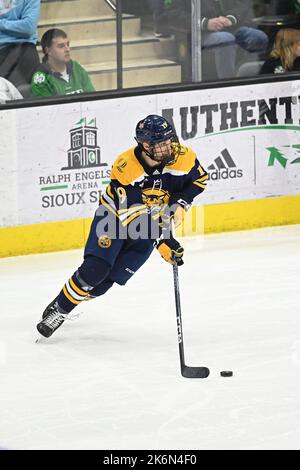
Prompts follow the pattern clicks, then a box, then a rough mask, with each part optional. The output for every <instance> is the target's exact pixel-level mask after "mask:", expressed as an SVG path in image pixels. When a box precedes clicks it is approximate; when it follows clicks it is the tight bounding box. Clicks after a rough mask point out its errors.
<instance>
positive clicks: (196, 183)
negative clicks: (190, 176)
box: [193, 181, 206, 189]
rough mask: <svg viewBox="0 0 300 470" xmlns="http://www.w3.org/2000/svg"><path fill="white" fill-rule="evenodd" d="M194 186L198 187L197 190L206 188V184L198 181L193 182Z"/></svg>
mask: <svg viewBox="0 0 300 470" xmlns="http://www.w3.org/2000/svg"><path fill="white" fill-rule="evenodd" d="M193 184H195V185H196V186H199V188H202V189H205V188H206V184H204V183H198V181H194V183H193Z"/></svg>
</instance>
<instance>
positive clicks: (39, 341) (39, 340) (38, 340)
mask: <svg viewBox="0 0 300 470" xmlns="http://www.w3.org/2000/svg"><path fill="white" fill-rule="evenodd" d="M46 339H47V338H45V337H44V336H39V337H38V338H37V339H36V340H35V344H38V343H45V341H46Z"/></svg>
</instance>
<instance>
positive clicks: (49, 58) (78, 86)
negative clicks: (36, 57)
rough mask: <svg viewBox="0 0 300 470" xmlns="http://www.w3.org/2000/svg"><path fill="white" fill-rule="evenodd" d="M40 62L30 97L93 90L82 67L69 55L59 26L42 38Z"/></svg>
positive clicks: (66, 41) (68, 47)
mask: <svg viewBox="0 0 300 470" xmlns="http://www.w3.org/2000/svg"><path fill="white" fill-rule="evenodd" d="M41 45H42V49H43V53H44V57H43V63H42V64H41V65H40V66H39V68H38V70H37V71H36V73H35V74H34V75H33V77H32V82H31V92H32V95H33V96H57V95H72V94H75V93H84V92H89V91H95V88H94V86H93V84H92V82H91V80H90V77H89V76H88V74H87V72H86V71H85V70H84V68H83V67H82V66H81V65H80V64H79V63H78V62H76V61H75V60H72V59H71V57H70V42H69V39H68V37H67V35H66V33H65V32H64V31H62V30H61V29H55V28H54V29H49V30H48V31H46V32H45V33H44V35H43V37H42V39H41Z"/></svg>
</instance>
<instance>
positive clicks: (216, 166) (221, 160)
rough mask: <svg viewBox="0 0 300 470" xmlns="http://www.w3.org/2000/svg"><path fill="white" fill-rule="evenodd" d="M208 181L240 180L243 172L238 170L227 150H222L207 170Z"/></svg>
mask: <svg viewBox="0 0 300 470" xmlns="http://www.w3.org/2000/svg"><path fill="white" fill-rule="evenodd" d="M207 170H208V179H209V180H227V179H234V178H242V177H243V170H241V169H238V168H237V167H236V164H235V163H234V161H233V158H232V156H231V155H230V153H229V151H228V150H227V149H224V150H222V152H221V155H220V156H219V157H217V158H216V159H215V161H214V163H212V164H211V165H209V167H208V168H207Z"/></svg>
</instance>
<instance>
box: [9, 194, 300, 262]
mask: <svg viewBox="0 0 300 470" xmlns="http://www.w3.org/2000/svg"><path fill="white" fill-rule="evenodd" d="M91 221H92V219H91V218H89V219H81V220H68V221H64V222H48V223H45V224H34V225H21V226H17V227H3V228H0V257H5V256H16V255H26V254H31V253H46V252H49V251H61V250H70V249H75V248H82V247H83V246H84V244H85V242H86V240H87V237H88V234H89V229H90V225H91ZM289 224H300V196H285V197H274V198H268V199H255V200H251V201H240V202H230V203H226V204H210V205H207V206H194V207H193V208H192V209H191V210H190V211H189V212H188V214H187V215H186V218H185V221H184V223H183V224H182V226H180V227H178V229H176V233H177V234H179V235H181V234H182V235H201V234H203V233H217V232H226V231H234V230H248V229H254V228H261V227H268V226H273V225H289Z"/></svg>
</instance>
